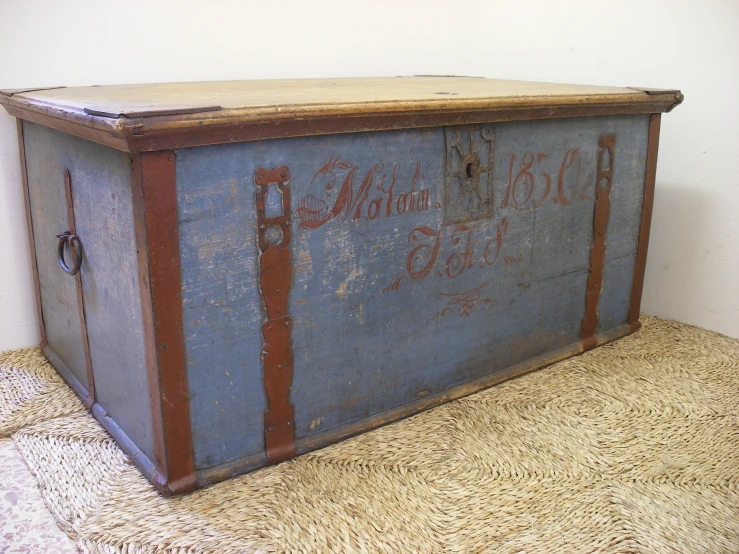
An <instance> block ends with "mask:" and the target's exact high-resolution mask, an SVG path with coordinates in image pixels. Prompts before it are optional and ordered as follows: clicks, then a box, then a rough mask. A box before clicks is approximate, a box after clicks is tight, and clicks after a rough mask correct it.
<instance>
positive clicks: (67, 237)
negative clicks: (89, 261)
mask: <svg viewBox="0 0 739 554" xmlns="http://www.w3.org/2000/svg"><path fill="white" fill-rule="evenodd" d="M56 237H57V238H58V239H59V246H58V248H57V257H58V258H59V265H60V266H61V268H62V270H64V273H66V274H68V275H76V274H77V273H78V272H79V270H80V266H81V265H82V242H81V241H80V237H78V236H77V235H73V234H72V233H70V232H69V231H65V232H64V233H62V234H61V235H57V236H56ZM75 243H76V244H75ZM65 244H68V245H69V246H70V247H71V248H72V249H73V250H74V251H75V252H76V253H77V255H76V256H75V259H74V265H73V266H72V267H71V268H70V267H69V266H68V265H67V262H65V261H64V245H65Z"/></svg>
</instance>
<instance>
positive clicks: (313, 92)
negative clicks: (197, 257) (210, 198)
mask: <svg viewBox="0 0 739 554" xmlns="http://www.w3.org/2000/svg"><path fill="white" fill-rule="evenodd" d="M681 100H682V95H681V94H680V93H679V91H674V90H667V91H658V90H653V89H652V90H648V91H647V90H644V89H633V88H617V87H600V86H588V85H565V84H555V83H535V82H527V81H504V80H495V79H482V78H474V77H385V78H353V79H291V80H255V81H214V82H197V83H160V84H140V85H111V86H93V87H70V88H47V89H20V90H8V91H0V104H3V105H5V107H6V109H8V111H9V112H10V113H11V114H12V115H16V116H17V117H22V118H24V119H30V120H35V121H38V122H40V123H43V124H46V125H49V126H52V127H56V128H60V129H62V130H65V131H67V132H71V133H73V134H78V135H80V136H82V135H83V134H85V133H83V132H81V131H80V130H79V129H73V127H78V126H81V127H86V128H88V129H89V130H90V131H91V132H88V133H86V135H87V136H86V138H90V139H92V140H97V141H98V142H104V143H107V144H109V145H111V146H114V147H116V148H120V149H123V150H132V151H138V150H152V149H162V148H165V149H166V148H173V147H179V146H194V145H198V144H216V143H220V142H231V141H240V140H255V139H259V138H275V137H277V136H298V135H307V134H323V133H326V132H357V131H363V130H375V129H385V128H388V129H389V128H408V127H418V126H429V125H431V126H433V125H446V124H459V123H464V122H466V121H465V120H464V119H465V118H464V117H462V116H463V115H464V114H468V115H472V114H476V117H471V118H469V119H470V120H469V122H471V123H473V122H481V121H500V120H507V121H510V120H516V119H539V118H546V117H566V116H570V115H607V114H615V113H654V112H661V111H668V110H669V109H671V108H672V107H673V106H675V105H676V104H677V103H679V102H680V101H681ZM434 115H435V116H437V117H434ZM455 115H456V118H455V117H454V116H455ZM40 119H45V121H40ZM50 119H51V120H57V121H49V120H50ZM290 120H292V122H293V123H292V124H287V122H289V121H290ZM297 120H299V121H302V122H303V124H302V125H296V124H295V121H297ZM329 120H332V121H333V122H334V124H333V127H332V128H328V127H331V126H328V125H327V124H326V123H327V121H329ZM339 120H341V121H342V122H339ZM62 122H66V125H63V123H62ZM310 122H314V123H316V125H310V124H309V123H310ZM52 123H54V124H52ZM244 124H246V125H248V126H249V127H250V130H251V132H246V133H239V132H234V133H231V134H230V135H229V134H228V133H225V134H224V133H223V132H222V131H223V130H224V129H225V128H226V127H234V126H239V125H240V126H241V127H243V126H244ZM270 124H272V126H273V127H274V126H275V125H277V126H280V125H281V126H282V130H280V131H279V132H277V133H275V132H274V129H273V132H269V129H268V128H267V129H265V128H264V127H265V125H266V126H267V127H269V125H270ZM257 127H259V129H257ZM288 127H289V129H288ZM208 130H210V131H214V132H212V133H210V134H211V136H210V138H209V137H208ZM92 131H95V132H94V133H93V132H92ZM232 131H236V130H235V129H232ZM178 132H179V133H182V136H181V137H180V139H181V140H179V141H178V140H177V139H176V138H175V136H174V135H173V133H174V134H176V133H178ZM99 133H106V134H108V135H110V137H109V138H107V139H106V140H101V138H105V137H101V136H99ZM93 135H95V136H93ZM165 135H166V137H165ZM196 135H197V136H196ZM144 137H146V139H144ZM155 137H158V138H155ZM114 143H115V144H114Z"/></svg>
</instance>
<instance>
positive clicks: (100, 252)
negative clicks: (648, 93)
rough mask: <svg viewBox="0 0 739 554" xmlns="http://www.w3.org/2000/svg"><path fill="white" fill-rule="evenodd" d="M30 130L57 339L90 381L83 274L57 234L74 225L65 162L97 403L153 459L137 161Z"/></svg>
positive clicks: (53, 338)
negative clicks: (69, 264)
mask: <svg viewBox="0 0 739 554" xmlns="http://www.w3.org/2000/svg"><path fill="white" fill-rule="evenodd" d="M24 131H25V139H26V148H27V156H28V158H27V159H28V161H29V184H31V191H32V206H33V207H34V209H33V214H34V229H35V230H37V232H36V233H35V239H36V248H37V256H38V265H39V279H40V281H41V289H42V301H43V309H44V321H45V323H46V331H47V336H48V337H49V344H50V346H51V347H52V349H53V350H54V352H56V353H57V355H59V356H60V357H61V358H62V360H63V361H64V362H65V364H66V365H67V366H68V367H69V368H70V370H71V371H72V372H73V373H74V374H75V376H76V377H77V378H78V379H79V380H80V381H81V382H82V383H85V384H86V383H87V373H86V368H85V362H84V350H83V346H82V337H81V333H80V320H79V314H78V308H77V295H76V294H77V293H76V286H75V279H74V278H72V277H69V276H68V275H66V274H65V273H64V272H63V271H62V270H61V268H60V267H59V266H58V264H57V258H56V244H57V239H56V237H55V235H56V234H57V233H61V232H62V231H65V230H67V229H68V227H67V207H66V201H65V193H64V169H65V168H66V169H69V172H70V176H71V182H72V199H73V203H74V214H75V225H76V230H77V234H78V235H79V236H80V237H81V240H82V245H83V252H84V257H83V263H82V266H81V269H80V276H81V281H82V291H83V295H84V303H85V319H86V322H87V336H88V340H89V345H90V356H91V359H92V367H93V375H94V378H95V395H96V402H97V403H98V404H100V405H101V406H102V407H103V408H104V409H105V411H106V412H107V413H108V415H109V416H110V417H111V418H113V420H114V421H115V422H116V423H117V424H118V426H119V427H120V428H121V429H122V430H123V432H124V433H125V434H126V435H127V436H128V437H129V438H130V439H131V440H132V441H133V442H134V443H135V444H136V446H138V447H139V448H140V449H141V450H142V451H143V452H144V454H146V455H147V456H148V457H149V459H151V460H153V459H154V442H153V437H152V433H153V430H152V420H151V406H150V400H149V388H148V382H147V374H146V362H145V357H144V338H143V337H144V330H143V318H142V313H141V295H140V291H139V283H138V262H137V257H136V241H135V237H134V222H133V204H132V198H131V160H130V158H129V156H128V155H127V154H124V153H122V152H119V151H117V150H113V149H112V148H107V147H105V146H102V145H99V144H95V143H93V142H89V141H86V140H83V139H80V138H77V137H73V136H70V135H66V134H64V133H60V132H58V131H54V130H52V129H48V128H46V127H41V126H39V125H35V124H32V123H24ZM31 175H32V176H33V178H32V179H31ZM60 321H63V322H64V325H63V326H62V325H60V324H59V322H60Z"/></svg>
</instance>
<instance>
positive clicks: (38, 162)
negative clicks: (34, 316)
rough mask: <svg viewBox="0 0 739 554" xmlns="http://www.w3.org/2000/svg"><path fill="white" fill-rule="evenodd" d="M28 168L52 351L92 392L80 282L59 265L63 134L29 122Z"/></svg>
mask: <svg viewBox="0 0 739 554" xmlns="http://www.w3.org/2000/svg"><path fill="white" fill-rule="evenodd" d="M23 136H24V143H25V149H26V170H27V172H28V189H29V197H30V204H31V217H32V219H33V229H34V235H33V236H34V242H35V243H36V263H37V267H38V274H39V284H40V290H41V310H42V313H43V318H44V325H45V327H46V339H47V341H48V346H49V348H50V349H51V350H52V351H53V352H54V353H55V354H56V355H57V356H58V357H59V358H60V359H61V361H62V362H63V363H64V364H65V365H66V366H67V368H68V369H69V370H70V371H71V372H72V374H73V375H74V377H75V378H77V380H78V381H79V382H80V383H81V384H82V385H83V386H84V388H85V389H86V388H87V371H86V367H85V354H84V348H83V340H82V332H81V328H80V320H79V315H78V308H77V292H76V285H75V280H74V279H73V278H71V277H68V276H67V275H66V274H64V272H63V271H62V270H61V268H60V267H59V263H58V261H57V243H58V239H57V237H56V235H58V234H60V233H63V232H64V231H66V230H68V228H69V222H68V215H67V204H66V196H65V189H64V168H65V165H64V161H65V160H63V159H60V158H61V156H62V155H63V154H62V149H61V146H60V144H59V142H60V141H61V140H63V135H62V134H61V133H57V132H55V131H51V130H49V129H47V128H45V127H41V126H40V125H36V124H34V123H29V122H24V123H23Z"/></svg>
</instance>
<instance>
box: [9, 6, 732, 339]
mask: <svg viewBox="0 0 739 554" xmlns="http://www.w3.org/2000/svg"><path fill="white" fill-rule="evenodd" d="M0 52H2V55H1V56H2V57H0V88H14V87H26V86H54V85H92V84H111V83H132V82H154V81H186V80H209V79H211V80H212V79H245V78H267V77H338V76H363V75H364V76H376V75H414V74H455V75H479V76H485V77H498V78H509V79H528V80H540V81H557V82H573V83H587V84H604V85H605V84H609V85H620V86H637V87H638V86H650V87H664V88H680V89H682V91H683V92H684V93H685V97H686V100H685V102H684V104H683V105H682V106H680V107H678V108H677V109H676V110H675V112H673V113H671V114H667V115H665V116H664V117H663V119H662V140H661V149H660V155H659V165H658V172H657V192H656V202H655V211H654V218H653V226H652V238H651V242H650V246H649V263H648V264H647V276H646V285H645V291H644V301H643V309H644V310H645V311H647V312H649V313H652V314H655V315H658V316H662V317H669V318H675V319H679V320H681V321H686V322H689V323H693V324H696V325H700V326H702V327H707V328H710V329H715V330H718V331H721V332H723V333H726V334H728V335H731V336H734V337H739V286H737V285H738V283H737V280H738V279H737V277H738V276H739V267H738V266H739V132H737V129H736V127H737V124H738V123H739V2H737V1H735V0H726V1H723V2H722V1H718V0H703V1H701V2H696V1H695V0H690V1H685V0H663V1H656V0H652V1H651V2H649V1H648V0H637V1H631V0H625V1H619V2H616V3H614V2H593V1H592V0H590V1H576V0H557V1H541V2H526V1H522V0H506V1H495V0H488V1H474V0H457V1H451V2H450V1H448V0H433V1H432V0H426V1H404V0H392V1H387V0H381V1H378V0H374V1H370V0H365V1H364V2H361V3H359V2H349V1H344V2H341V1H329V0H312V1H309V2H305V1H300V2H298V1H283V2H279V1H276V0H272V2H269V1H266V0H262V1H260V2H245V1H242V2H224V1H216V0H210V1H208V2H195V1H192V0H190V1H188V0H179V1H176V2H175V1H157V0H148V1H141V0H126V1H122V0H78V1H75V2H72V1H70V2H60V1H59V0H0ZM0 112H2V113H1V114H0V236H1V237H2V241H1V243H2V249H1V250H0V252H1V254H0V255H1V256H2V262H1V265H0V267H1V268H2V269H1V271H2V277H0V350H4V349H7V348H15V347H20V346H27V345H33V344H36V343H37V342H38V332H37V324H36V315H35V310H34V308H33V296H32V285H31V272H30V262H29V258H28V254H27V242H26V230H25V214H24V209H23V197H22V193H21V185H20V173H19V169H18V161H17V155H18V152H17V142H16V135H15V122H14V120H13V119H11V118H10V117H9V116H7V114H5V112H4V110H0Z"/></svg>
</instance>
